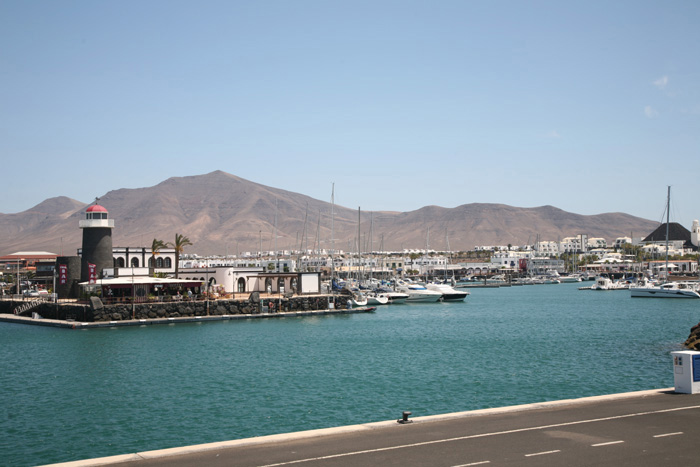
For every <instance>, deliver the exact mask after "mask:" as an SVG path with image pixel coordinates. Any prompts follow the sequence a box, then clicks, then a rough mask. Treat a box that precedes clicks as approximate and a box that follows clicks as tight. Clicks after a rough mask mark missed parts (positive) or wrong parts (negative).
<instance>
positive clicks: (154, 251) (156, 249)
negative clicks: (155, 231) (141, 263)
mask: <svg viewBox="0 0 700 467" xmlns="http://www.w3.org/2000/svg"><path fill="white" fill-rule="evenodd" d="M162 248H165V242H164V241H163V240H158V239H157V238H154V239H153V243H151V267H152V268H154V269H155V267H156V256H157V255H158V254H159V253H160V250H161V249H162ZM153 275H155V271H154V272H153Z"/></svg>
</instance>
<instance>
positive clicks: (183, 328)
mask: <svg viewBox="0 0 700 467" xmlns="http://www.w3.org/2000/svg"><path fill="white" fill-rule="evenodd" d="M580 285H588V284H585V283H584V284H555V285H537V286H522V287H508V288H489V289H486V288H485V289H472V290H471V295H470V296H469V297H467V299H466V301H464V302H458V303H435V304H421V305H417V304H415V305H414V304H411V305H392V306H385V307H379V308H378V309H377V311H376V312H375V313H369V314H353V315H334V316H323V317H296V318H280V319H265V320H243V321H221V322H208V323H192V324H172V325H162V326H141V327H122V328H106V329H90V330H66V329H56V328H46V327H38V326H37V327H34V326H23V325H17V324H8V323H0V342H2V345H1V346H0V375H2V379H1V381H2V384H1V388H2V401H3V402H2V416H1V417H0V432H2V433H3V436H0V453H2V456H3V459H2V461H1V463H2V464H5V465H14V466H29V465H37V464H46V463H55V462H63V461H70V460H78V459H86V458H93V457H102V456H109V455H116V454H124V453H132V452H139V451H147V450H154V449H161V448H168V447H175V446H184V445H191V444H200V443H209V442H215V441H223V440H232V439H238V438H247V437H252V436H259V435H267V434H275V433H284V432H293V431H300V430H309V429H315V428H326V427H333V426H342V425H351V424H358V423H365V422H372V421H381V420H392V419H397V418H400V416H401V413H402V411H404V410H410V411H411V412H412V413H413V417H418V416H424V415H432V414H440V413H448V412H457V411H465V410H473V409H481V408H488V407H499V406H507V405H514V404H524V403H530V402H540V401H548V400H557V399H569V398H577V397H584V396H592V395H601V394H611V393H619V392H627V391H636V390H645V389H655V388H664V387H671V386H673V373H672V362H671V357H670V352H671V351H674V350H679V349H681V344H682V342H683V341H684V340H685V339H686V338H687V337H688V334H689V331H690V328H691V327H692V326H693V325H695V324H697V323H698V321H700V302H698V301H696V300H658V299H632V298H630V294H629V292H628V291H609V292H603V291H600V292H599V291H580V290H578V287H579V286H580Z"/></svg>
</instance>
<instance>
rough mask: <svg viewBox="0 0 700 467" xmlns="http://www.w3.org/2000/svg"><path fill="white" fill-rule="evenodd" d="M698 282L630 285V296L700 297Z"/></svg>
mask: <svg viewBox="0 0 700 467" xmlns="http://www.w3.org/2000/svg"><path fill="white" fill-rule="evenodd" d="M698 290H699V289H698V283H697V282H690V281H678V282H664V283H663V284H659V285H655V286H642V287H630V296H632V297H646V298H700V293H698Z"/></svg>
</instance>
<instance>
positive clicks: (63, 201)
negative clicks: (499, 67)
mask: <svg viewBox="0 0 700 467" xmlns="http://www.w3.org/2000/svg"><path fill="white" fill-rule="evenodd" d="M99 203H100V204H101V205H103V206H104V207H106V208H107V210H108V211H109V216H110V218H111V219H114V224H115V228H114V231H113V234H112V235H113V244H114V246H146V247H149V246H150V245H151V242H152V240H153V239H154V238H158V239H161V240H164V241H173V240H174V238H175V234H176V233H180V234H183V235H186V236H187V237H189V239H190V240H191V241H192V243H193V245H192V246H190V247H187V249H186V252H191V253H198V254H200V255H202V254H219V255H223V254H225V253H226V252H228V253H230V254H234V253H235V252H236V251H241V252H244V251H258V250H259V249H260V247H261V245H262V250H263V251H270V250H274V249H275V247H276V248H277V249H278V250H291V249H298V248H300V246H303V247H308V248H309V249H312V248H318V247H319V244H320V247H321V248H326V249H329V248H331V246H332V244H333V245H334V246H335V248H336V249H340V250H346V251H355V250H356V249H357V246H356V245H357V236H358V211H357V210H354V209H348V208H345V207H342V206H338V205H336V206H335V208H334V216H333V235H331V207H332V206H331V204H330V203H328V202H325V201H319V200H316V199H313V198H310V197H308V196H305V195H302V194H299V193H292V192H289V191H285V190H281V189H278V188H272V187H268V186H265V185H261V184H259V183H254V182H251V181H248V180H244V179H242V178H240V177H236V176H235V175H231V174H228V173H225V172H222V171H215V172H211V173H209V174H205V175H197V176H189V177H173V178H169V179H167V180H165V181H163V182H161V183H159V184H158V185H156V186H152V187H148V188H137V189H119V190H113V191H110V192H108V193H106V194H105V195H104V196H102V197H101V198H100V199H99ZM86 207H87V204H85V203H81V202H79V201H75V200H72V199H70V198H66V197H57V198H50V199H47V200H46V201H44V202H42V203H40V204H38V205H37V206H34V207H33V208H31V209H29V210H27V211H24V212H21V213H17V214H0V254H9V253H12V252H15V251H19V250H25V251H26V250H47V251H53V252H56V253H59V254H64V255H74V254H75V252H76V249H77V248H78V247H79V246H80V243H81V241H82V233H81V232H80V229H79V228H78V221H79V220H80V219H82V218H83V216H84V211H85V208H86ZM657 226H658V223H656V222H653V221H649V220H646V219H641V218H638V217H634V216H630V215H628V214H623V213H606V214H597V215H592V216H582V215H579V214H573V213H569V212H566V211H562V210H561V209H558V208H555V207H553V206H542V207H537V208H517V207H513V206H506V205H502V204H482V203H473V204H464V205H461V206H458V207H456V208H443V207H439V206H426V207H423V208H420V209H418V210H416V211H410V212H391V211H381V212H372V213H370V212H361V213H360V228H359V230H360V237H361V244H362V250H363V251H367V250H369V249H370V245H371V246H372V247H373V248H374V249H375V250H378V249H380V248H383V249H384V250H401V249H404V248H407V249H420V248H425V246H426V243H428V244H429V247H430V248H432V249H435V250H445V249H447V242H448V241H449V246H450V249H452V250H455V251H457V250H470V249H473V248H474V247H475V246H476V245H508V244H512V245H524V244H526V243H534V242H535V241H536V238H537V237H538V235H539V238H540V239H541V240H558V239H561V238H564V237H568V236H574V235H578V234H587V235H589V236H591V237H603V238H605V239H607V240H608V242H611V241H614V239H615V238H617V237H621V236H628V235H629V234H630V232H633V233H634V235H635V236H643V235H646V234H648V233H649V232H651V231H653V230H654V229H655V228H656V227H657ZM370 231H371V232H370ZM274 232H277V241H276V242H275V240H274ZM317 233H318V235H317ZM370 234H371V235H370ZM331 237H334V238H335V240H334V241H333V242H332V241H331Z"/></svg>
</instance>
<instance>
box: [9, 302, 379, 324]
mask: <svg viewBox="0 0 700 467" xmlns="http://www.w3.org/2000/svg"><path fill="white" fill-rule="evenodd" d="M375 310H376V307H358V308H350V309H326V310H308V311H281V312H279V313H251V314H237V315H209V316H206V315H201V316H182V317H177V318H151V319H127V320H120V321H93V322H79V321H69V320H59V319H46V318H32V317H27V316H17V315H10V314H0V322H5V323H15V324H27V325H32V326H46V327H53V328H64V329H95V328H111V327H122V326H149V325H157V324H177V323H202V322H209V321H228V320H243V319H271V318H292V317H297V316H324V315H343V314H350V313H372V312H374V311H375Z"/></svg>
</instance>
